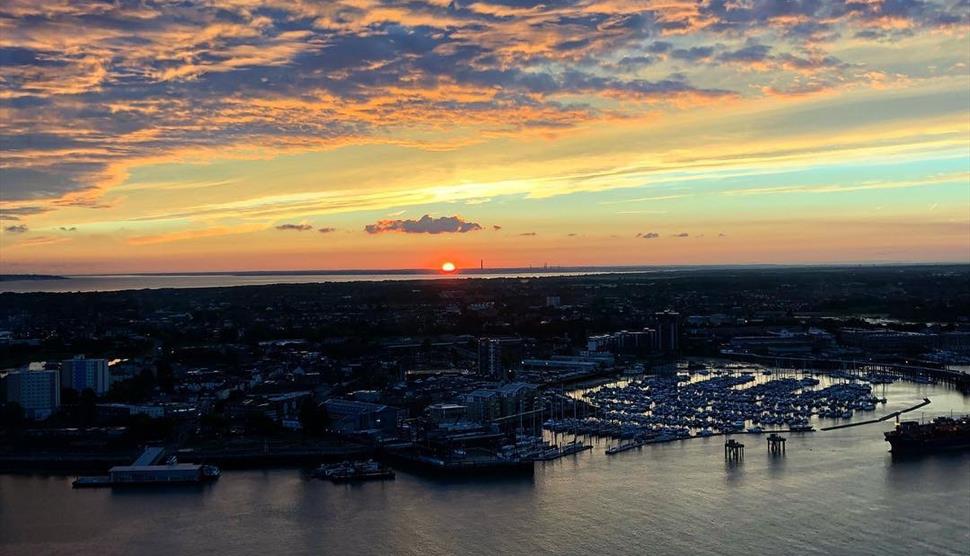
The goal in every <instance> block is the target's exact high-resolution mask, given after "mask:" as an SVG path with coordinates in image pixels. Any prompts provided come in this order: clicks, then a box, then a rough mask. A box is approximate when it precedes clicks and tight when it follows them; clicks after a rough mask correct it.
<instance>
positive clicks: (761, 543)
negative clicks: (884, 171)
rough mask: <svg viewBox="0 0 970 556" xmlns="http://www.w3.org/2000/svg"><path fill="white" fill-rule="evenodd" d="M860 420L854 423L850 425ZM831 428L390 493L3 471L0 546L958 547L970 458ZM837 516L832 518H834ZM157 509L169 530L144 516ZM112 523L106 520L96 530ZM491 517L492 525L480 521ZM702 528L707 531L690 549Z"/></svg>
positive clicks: (235, 480) (600, 450)
mask: <svg viewBox="0 0 970 556" xmlns="http://www.w3.org/2000/svg"><path fill="white" fill-rule="evenodd" d="M878 394H879V395H884V396H885V397H886V398H887V400H888V401H887V403H886V404H885V409H881V410H880V411H878V413H879V414H882V412H883V411H886V412H887V414H892V413H895V412H898V411H902V410H905V409H908V408H912V407H913V406H915V405H918V404H920V403H922V401H923V400H924V398H930V399H931V400H932V403H931V404H930V405H928V406H925V407H921V408H920V409H918V410H916V411H911V412H909V413H908V414H905V415H908V416H909V418H916V419H923V420H930V419H932V418H935V417H937V416H948V415H950V414H951V412H952V413H956V414H959V413H961V412H962V413H968V412H970V403H968V400H967V398H966V397H964V396H962V395H961V394H960V393H959V392H956V391H954V390H952V389H947V388H945V387H943V386H940V385H923V384H915V383H911V382H896V383H893V384H888V385H885V386H882V385H881V386H879V391H878ZM816 419H817V418H816ZM867 420H869V419H868V416H867V415H864V414H861V413H859V414H856V415H854V416H853V418H851V419H849V420H848V422H849V423H851V422H854V421H859V422H862V421H867ZM837 422H838V420H836V419H828V418H825V419H817V420H816V421H813V424H815V425H818V427H817V432H814V433H800V434H799V433H795V434H785V437H786V445H787V446H786V450H785V452H784V453H783V454H780V455H772V454H770V453H769V450H768V448H767V446H766V440H765V438H767V434H765V435H757V434H755V435H750V434H744V435H739V436H737V438H738V439H740V440H741V442H742V443H744V444H746V447H745V454H744V457H743V459H739V460H737V461H728V460H725V458H724V455H723V445H724V440H725V439H724V437H717V436H711V437H696V438H692V439H690V440H686V441H673V442H664V443H655V444H645V445H643V446H641V447H640V449H637V450H629V451H624V452H622V453H618V454H615V455H612V456H607V455H605V451H606V449H607V448H609V447H610V446H614V445H616V444H617V443H618V442H617V441H616V440H614V439H610V438H606V437H603V438H595V437H594V438H586V439H582V440H583V442H584V443H585V444H589V445H591V446H592V447H593V449H591V450H584V451H582V452H579V453H577V454H573V455H570V456H567V457H563V458H558V459H555V460H553V461H548V462H538V463H535V464H534V472H533V473H530V474H502V473H498V474H489V475H487V476H479V475H467V474H465V475H460V474H459V475H448V476H447V477H445V476H437V475H435V474H429V473H422V472H412V471H411V470H408V469H405V468H398V467H397V466H394V470H395V472H396V478H395V480H393V481H366V482H349V483H334V482H330V481H319V480H314V479H312V477H311V476H310V475H309V474H307V473H303V472H301V471H300V469H299V468H278V469H266V470H232V469H230V470H225V471H224V472H223V476H222V478H221V479H220V480H219V481H218V482H215V483H208V484H205V485H201V486H194V485H185V486H179V485H173V486H171V487H166V488H164V489H158V488H154V487H153V488H151V489H144V488H128V489H120V490H119V489H80V490H72V489H71V488H70V481H71V477H69V476H59V475H0V505H2V507H3V508H4V511H3V512H0V548H2V551H3V552H4V553H5V554H11V555H20V554H34V553H36V549H37V546H38V545H36V544H34V541H32V540H31V539H38V538H44V539H48V540H49V541H50V542H51V543H53V544H51V546H52V547H53V548H52V549H51V550H48V551H46V553H52V554H61V553H63V554H69V553H78V552H84V551H91V550H94V548H95V547H98V549H99V550H102V551H103V553H105V554H125V553H130V552H131V551H133V550H136V547H137V550H138V551H139V553H142V554H169V553H177V552H200V551H213V552H226V551H233V552H235V553H238V554H257V553H266V552H279V551H286V552H288V553H292V554H312V553H319V552H320V551H321V550H327V551H328V552H330V551H333V552H334V553H362V554H375V553H387V552H404V553H414V552H416V551H420V552H423V553H426V554H451V553H455V552H462V553H466V554H493V553H495V552H496V551H505V552H522V551H533V552H535V551H539V552H541V551H555V552H558V553H562V554H582V553H588V552H591V551H602V552H608V553H617V554H634V553H643V551H645V550H648V549H649V550H650V551H651V553H657V554H678V553H683V552H691V553H693V554H701V555H715V554H729V555H730V554H739V555H741V554H750V553H761V552H770V551H771V550H773V548H772V547H777V546H779V545H781V544H782V543H784V545H785V546H787V547H789V548H790V550H791V551H792V552H793V553H804V554H832V553H848V552H852V553H865V554H880V555H903V554H912V553H914V552H916V553H921V554H941V555H942V554H953V553H955V551H957V550H958V547H963V546H966V545H967V542H968V541H970V538H968V531H967V528H966V523H967V521H968V519H970V502H968V500H970V490H968V489H970V486H967V485H968V483H967V482H966V481H962V482H961V481H960V480H959V478H960V477H970V454H968V453H967V452H957V453H947V454H936V455H932V456H928V457H923V458H918V459H904V460H899V459H897V458H893V457H892V455H891V454H890V453H889V445H888V444H887V442H886V441H885V440H884V439H883V437H882V433H883V432H884V431H887V430H891V429H892V428H893V423H892V420H891V419H890V420H886V421H883V422H882V425H880V424H877V423H874V424H869V425H866V426H857V427H851V428H841V429H834V430H828V431H822V430H821V429H822V428H825V427H827V426H829V425H830V424H834V423H837ZM560 436H562V435H560ZM749 439H751V440H749ZM754 439H757V440H754ZM547 440H549V441H552V440H553V438H552V433H547ZM562 440H563V439H562V438H560V443H561V442H562ZM54 500H57V503H56V507H57V508H58V510H57V512H58V517H57V523H58V526H57V528H56V530H50V529H49V524H51V520H50V519H45V514H46V513H47V512H48V511H49V510H48V508H49V507H51V505H55V503H54V502H53V501H54ZM833 507H834V508H838V511H839V512H840V514H841V515H842V516H843V517H842V518H840V519H832V518H831V511H832V508H833ZM940 508H946V510H945V511H942V512H941V511H940ZM158 511H161V512H163V515H164V516H165V518H164V523H165V526H164V527H162V526H161V522H160V521H158V519H157V518H149V513H151V514H152V515H158V514H157V512H158ZM920 515H933V516H934V518H933V519H932V520H924V519H919V518H917V517H915V516H920ZM109 516H110V518H111V523H110V525H107V526H104V527H97V526H96V524H98V523H102V524H103V523H106V520H107V519H108V518H109ZM442 516H448V518H447V519H442ZM485 516H489V519H490V527H489V528H487V530H486V529H481V528H480V527H479V526H478V524H480V523H481V522H482V520H483V519H485ZM752 524H757V527H756V528H753V527H752ZM172 528H178V531H179V534H178V535H172V534H170V531H171V530H172ZM267 528H272V531H273V534H272V535H267V534H266V531H267ZM700 528H703V529H704V530H706V531H707V532H708V533H711V532H716V535H710V534H706V535H704V536H701V535H699V534H698V530H699V529H700ZM876 530H879V531H883V533H881V534H879V535H874V534H872V531H876ZM455 531H459V533H457V534H456V533H455ZM657 535H662V536H663V538H664V544H663V545H662V546H658V545H657V543H656V542H654V540H653V539H656V538H657ZM859 547H865V549H864V550H862V551H861V552H860V551H859Z"/></svg>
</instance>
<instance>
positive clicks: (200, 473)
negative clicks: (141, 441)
mask: <svg viewBox="0 0 970 556" xmlns="http://www.w3.org/2000/svg"><path fill="white" fill-rule="evenodd" d="M163 458H165V449H164V448H158V447H149V448H145V450H144V451H143V452H142V454H141V455H140V456H139V457H138V459H136V460H135V461H134V462H133V463H132V464H131V465H116V466H114V467H112V468H111V469H109V470H108V474H107V475H95V476H86V477H78V478H77V479H75V480H74V481H73V482H72V483H71V486H73V487H74V488H96V487H120V486H139V485H140V486H146V485H172V484H199V483H204V482H207V481H214V480H216V479H218V478H219V475H220V474H221V473H220V471H219V468H218V467H216V466H214V465H199V464H195V463H179V462H178V461H177V460H176V458H175V457H174V456H170V457H168V458H165V462H164V463H159V462H161V461H162V459H163Z"/></svg>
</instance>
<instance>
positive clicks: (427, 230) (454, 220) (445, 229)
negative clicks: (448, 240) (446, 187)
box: [364, 214, 482, 234]
mask: <svg viewBox="0 0 970 556" xmlns="http://www.w3.org/2000/svg"><path fill="white" fill-rule="evenodd" d="M481 229H482V226H481V225H480V224H478V223H477V222H468V221H466V220H463V219H462V218H461V217H460V216H441V217H438V218H432V217H431V216H430V215H428V214H425V215H424V216H422V217H421V218H419V219H418V220H379V221H377V223H375V224H368V225H366V226H364V231H366V232H367V233H369V234H384V233H403V234H455V233H458V234H464V233H467V232H475V231H478V230H481Z"/></svg>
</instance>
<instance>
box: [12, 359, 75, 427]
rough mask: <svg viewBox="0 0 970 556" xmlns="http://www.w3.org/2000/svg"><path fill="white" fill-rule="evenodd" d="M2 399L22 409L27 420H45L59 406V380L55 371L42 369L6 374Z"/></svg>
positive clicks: (58, 374) (35, 368)
mask: <svg viewBox="0 0 970 556" xmlns="http://www.w3.org/2000/svg"><path fill="white" fill-rule="evenodd" d="M3 386H4V387H3V392H4V398H5V400H6V401H7V402H8V403H17V404H19V405H20V407H22V408H23V409H24V414H25V415H26V416H27V418H28V419H34V420H38V419H46V418H48V417H50V416H51V414H52V413H54V411H55V410H56V409H57V408H58V406H60V405H61V378H60V373H59V372H58V371H56V370H47V369H44V368H43V367H34V368H29V369H28V370H23V371H12V372H9V373H7V376H5V377H4V379H3Z"/></svg>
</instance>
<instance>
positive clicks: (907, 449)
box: [885, 415, 970, 455]
mask: <svg viewBox="0 0 970 556" xmlns="http://www.w3.org/2000/svg"><path fill="white" fill-rule="evenodd" d="M885 437H886V442H889V446H890V451H891V452H892V453H893V455H913V454H923V453H932V452H942V451H949V450H966V449H970V415H964V416H963V417H958V418H956V419H954V418H950V417H937V418H936V419H934V420H933V421H931V422H929V423H926V424H921V423H919V422H918V421H903V422H902V423H899V424H898V425H896V429H895V430H892V431H889V432H887V433H885Z"/></svg>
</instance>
